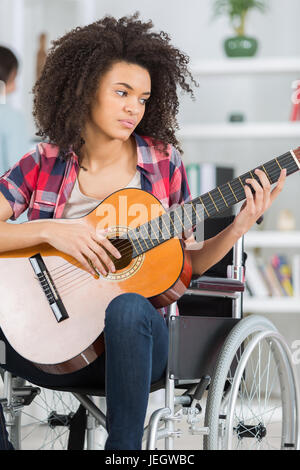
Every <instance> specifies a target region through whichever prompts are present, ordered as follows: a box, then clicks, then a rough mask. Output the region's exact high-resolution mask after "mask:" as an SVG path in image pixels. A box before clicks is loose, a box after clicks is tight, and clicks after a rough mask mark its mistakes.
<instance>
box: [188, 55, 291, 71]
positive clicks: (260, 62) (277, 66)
mask: <svg viewBox="0 0 300 470" xmlns="http://www.w3.org/2000/svg"><path fill="white" fill-rule="evenodd" d="M191 71H192V74H193V75H195V76H203V75H214V76H215V75H235V74H268V73H297V72H299V76H300V59H299V57H265V58H263V57H261V58H233V59H218V60H202V61H195V62H193V63H192V64H191Z"/></svg>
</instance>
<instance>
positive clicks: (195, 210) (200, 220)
mask: <svg viewBox="0 0 300 470" xmlns="http://www.w3.org/2000/svg"><path fill="white" fill-rule="evenodd" d="M191 205H192V208H193V210H194V213H195V214H196V220H197V217H198V219H199V222H200V223H201V222H202V219H201V218H200V216H199V214H198V212H197V209H196V208H195V206H194V204H193V201H191ZM196 220H195V223H196Z"/></svg>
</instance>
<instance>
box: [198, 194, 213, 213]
mask: <svg viewBox="0 0 300 470" xmlns="http://www.w3.org/2000/svg"><path fill="white" fill-rule="evenodd" d="M199 199H200V201H201V204H202V205H203V207H204V210H205V212H206V214H207V216H208V217H209V216H210V215H209V212H208V210H207V209H206V206H205V204H204V202H203V200H202V197H200V198H199Z"/></svg>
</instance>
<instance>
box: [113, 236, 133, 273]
mask: <svg viewBox="0 0 300 470" xmlns="http://www.w3.org/2000/svg"><path fill="white" fill-rule="evenodd" d="M109 241H110V242H111V243H112V244H113V245H114V246H115V247H116V248H117V250H118V251H119V252H120V253H121V255H122V258H120V259H118V258H115V257H114V256H113V255H112V254H111V253H110V254H109V256H110V258H111V259H112V260H113V262H114V265H115V267H116V269H117V270H118V269H124V268H126V266H128V265H129V264H130V263H131V261H132V251H133V250H132V244H131V243H130V241H129V240H128V239H127V238H119V237H112V238H110V237H109Z"/></svg>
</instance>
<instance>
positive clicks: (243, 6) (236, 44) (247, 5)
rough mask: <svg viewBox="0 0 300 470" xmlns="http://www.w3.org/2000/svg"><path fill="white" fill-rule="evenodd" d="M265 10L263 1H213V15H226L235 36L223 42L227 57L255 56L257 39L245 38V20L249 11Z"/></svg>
mask: <svg viewBox="0 0 300 470" xmlns="http://www.w3.org/2000/svg"><path fill="white" fill-rule="evenodd" d="M254 9H256V10H259V11H261V12H264V11H265V10H266V2H265V0H215V4H214V15H215V16H216V17H217V16H221V15H228V16H229V19H230V23H231V25H232V27H233V29H234V31H235V33H236V36H234V37H230V38H228V39H226V40H225V42H224V48H225V52H226V54H227V56H228V57H252V56H254V55H255V54H256V51H257V46H258V42H257V39H255V38H252V37H249V36H246V34H245V25H246V18H247V16H248V13H249V11H250V10H254Z"/></svg>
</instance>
